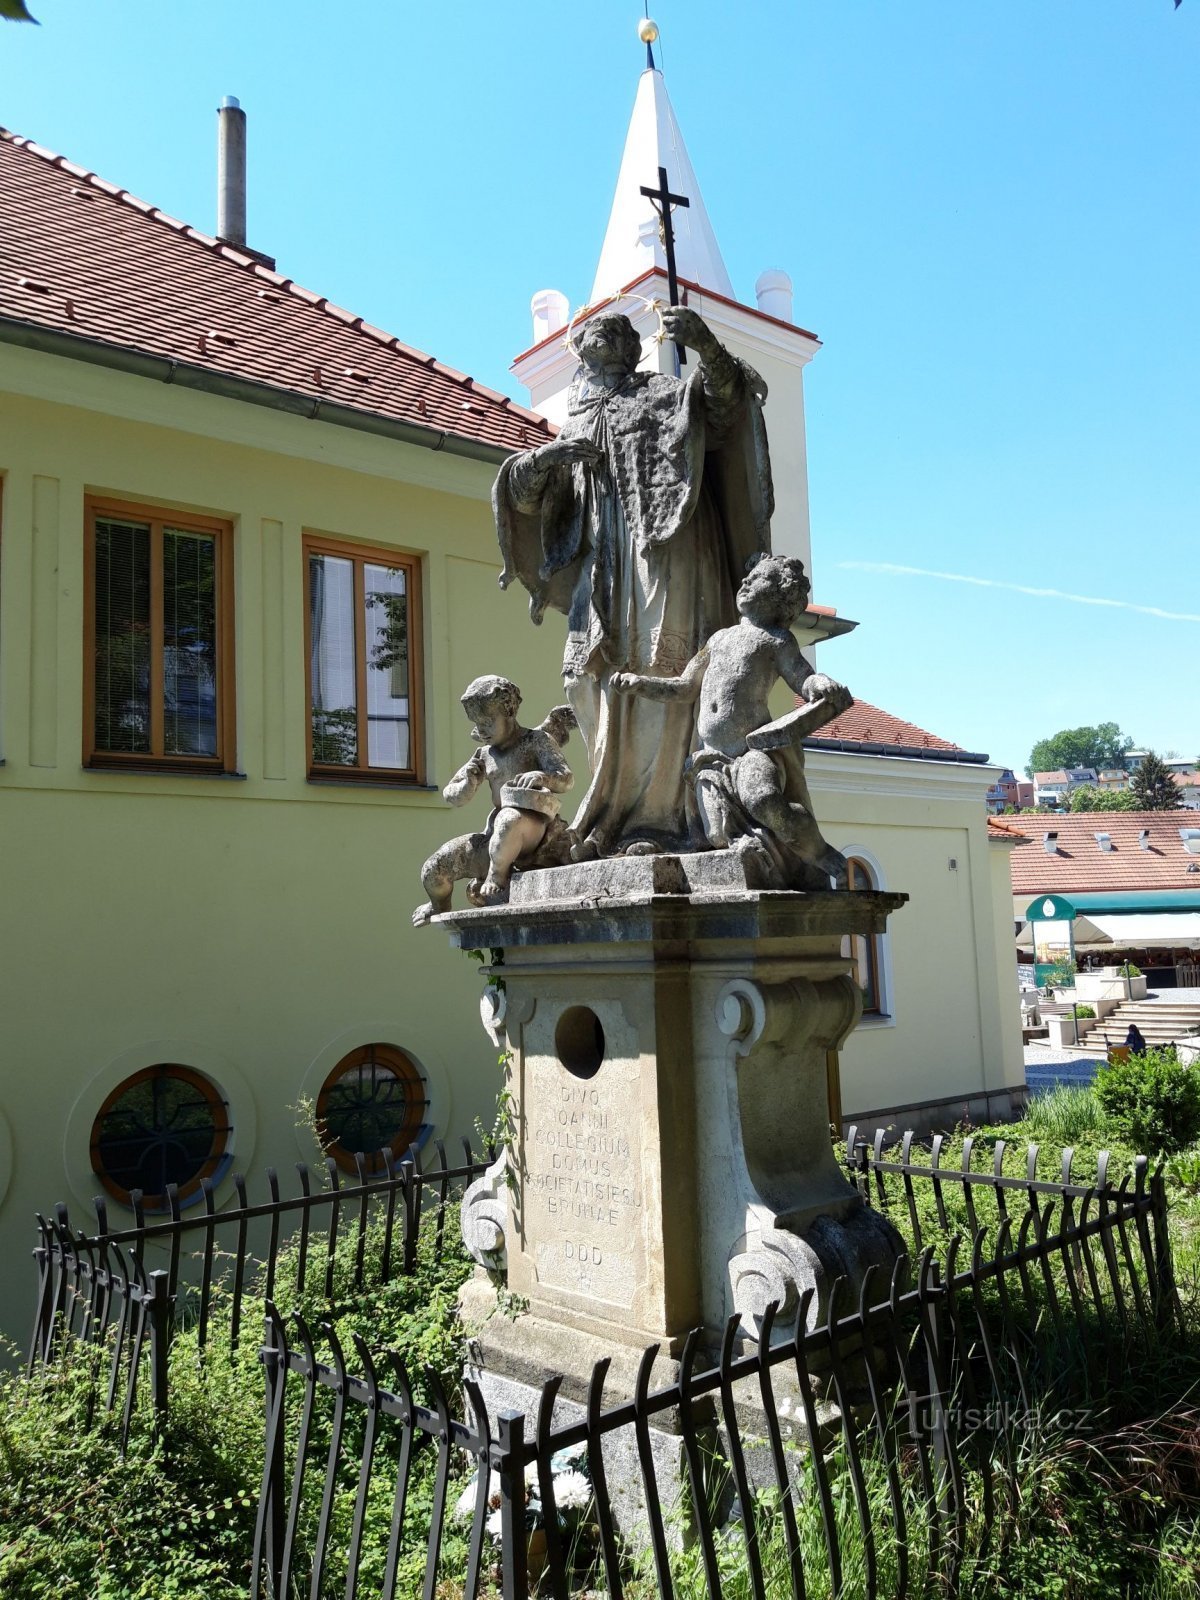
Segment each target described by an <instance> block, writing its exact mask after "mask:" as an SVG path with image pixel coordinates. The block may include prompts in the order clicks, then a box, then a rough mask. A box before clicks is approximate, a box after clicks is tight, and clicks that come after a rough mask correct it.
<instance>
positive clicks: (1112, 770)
mask: <svg viewBox="0 0 1200 1600" xmlns="http://www.w3.org/2000/svg"><path fill="white" fill-rule="evenodd" d="M1096 787H1097V788H1099V789H1103V790H1104V792H1105V794H1117V793H1119V792H1120V791H1121V790H1122V789H1128V787H1129V773H1128V772H1127V771H1126V770H1125V768H1124V767H1105V768H1104V769H1103V770H1102V771H1101V772H1100V773H1098V774H1097V777H1096Z"/></svg>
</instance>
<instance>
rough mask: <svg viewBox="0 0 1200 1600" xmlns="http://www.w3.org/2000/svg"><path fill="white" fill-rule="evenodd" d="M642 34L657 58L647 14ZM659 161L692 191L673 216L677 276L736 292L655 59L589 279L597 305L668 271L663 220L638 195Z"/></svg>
mask: <svg viewBox="0 0 1200 1600" xmlns="http://www.w3.org/2000/svg"><path fill="white" fill-rule="evenodd" d="M638 33H639V37H640V38H641V39H642V40H643V42H644V43H645V45H646V54H647V58H648V59H649V60H650V61H651V62H652V61H653V53H652V45H653V42H654V40H655V39H656V38H657V37H658V29H657V28H656V27H655V26H654V24H653V23H651V22H649V19H647V20H646V21H644V22H643V23H642V25H641V27H640V28H639V30H638ZM659 167H665V168H666V172H667V179H668V182H669V183H670V185H671V188H672V189H673V190H674V192H675V193H676V194H685V195H687V197H688V200H689V201H690V202H691V204H690V205H689V206H688V207H687V208H686V209H685V208H684V207H682V206H679V207H677V208H676V210H675V212H674V214H673V215H674V224H675V265H676V270H677V271H678V273H679V276H680V277H681V278H685V279H687V280H688V282H690V283H696V284H699V285H700V287H701V288H703V289H711V290H713V291H714V292H715V293H716V294H722V295H726V296H728V298H729V299H731V300H732V299H733V298H734V293H733V284H732V283H731V282H730V281H729V274H728V273H727V272H726V270H725V263H724V261H722V259H721V251H720V248H719V246H718V245H717V238H716V234H715V233H714V232H713V228H712V223H711V222H710V221H709V220H708V212H707V211H706V210H705V207H704V201H703V199H702V198H701V195H700V185H699V184H698V183H697V182H696V174H695V172H694V171H693V169H692V163H691V160H690V159H689V157H688V153H687V147H686V146H685V144H684V142H683V135H682V133H680V131H679V124H678V122H677V121H676V120H675V111H674V108H673V107H672V105H671V100H670V97H669V95H668V94H667V86H666V84H665V83H664V82H663V75H662V73H661V72H660V71H659V70H658V68H657V67H654V66H652V65H651V66H647V68H646V70H645V71H644V72H643V73H642V76H641V78H640V79H639V81H638V89H637V98H636V100H635V101H634V103H633V116H632V117H631V118H630V120H629V132H628V133H627V134H626V136H625V154H624V155H623V156H622V158H621V171H620V174H619V176H618V178H617V190H616V193H615V195H614V196H613V203H612V210H611V211H610V213H609V218H608V231H607V232H606V233H605V235H604V247H603V249H602V250H601V252H600V263H599V265H598V267H597V268H596V281H595V282H594V283H593V285H592V293H591V296H590V304H592V305H595V304H596V302H597V301H599V300H604V299H607V298H608V296H610V295H613V294H616V292H617V291H618V290H619V289H623V288H624V287H625V286H626V284H630V283H632V282H633V281H634V280H635V279H636V278H639V277H641V276H642V275H643V274H644V273H646V272H648V271H649V270H650V268H651V267H654V266H658V267H660V268H662V270H663V271H664V272H665V271H666V265H667V258H666V255H665V253H664V251H663V245H662V240H661V239H660V238H659V232H658V218H657V216H656V215H655V211H654V207H653V206H652V205H651V203H650V201H649V200H648V199H647V198H646V196H645V195H643V194H642V193H641V188H642V185H643V184H650V185H653V184H657V182H658V169H659Z"/></svg>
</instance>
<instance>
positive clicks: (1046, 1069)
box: [1025, 1044, 1105, 1094]
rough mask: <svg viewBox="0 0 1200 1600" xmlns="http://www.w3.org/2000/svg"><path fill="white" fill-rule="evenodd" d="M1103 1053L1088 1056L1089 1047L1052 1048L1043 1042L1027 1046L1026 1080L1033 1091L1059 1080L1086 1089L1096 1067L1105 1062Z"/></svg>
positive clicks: (1056, 1083) (1054, 1084)
mask: <svg viewBox="0 0 1200 1600" xmlns="http://www.w3.org/2000/svg"><path fill="white" fill-rule="evenodd" d="M1104 1061H1105V1057H1104V1056H1095V1055H1089V1054H1088V1052H1087V1051H1086V1050H1051V1049H1050V1048H1049V1047H1048V1046H1047V1045H1044V1044H1027V1045H1026V1046H1025V1082H1026V1083H1027V1084H1028V1085H1029V1090H1030V1093H1031V1094H1038V1093H1040V1092H1042V1091H1044V1090H1046V1089H1053V1088H1055V1087H1056V1086H1057V1085H1058V1084H1060V1083H1069V1084H1071V1085H1072V1086H1073V1087H1076V1088H1083V1087H1085V1086H1086V1085H1087V1084H1089V1083H1091V1081H1092V1079H1093V1077H1094V1076H1095V1074H1096V1068H1097V1067H1102V1066H1103V1065H1104Z"/></svg>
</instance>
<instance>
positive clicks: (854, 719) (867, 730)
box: [817, 700, 986, 760]
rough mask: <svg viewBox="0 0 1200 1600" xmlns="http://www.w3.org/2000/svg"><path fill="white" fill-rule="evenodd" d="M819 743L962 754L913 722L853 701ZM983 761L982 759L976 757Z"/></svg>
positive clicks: (828, 725)
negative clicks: (868, 745) (898, 747)
mask: <svg viewBox="0 0 1200 1600" xmlns="http://www.w3.org/2000/svg"><path fill="white" fill-rule="evenodd" d="M817 738H818V740H819V741H825V740H833V739H837V740H840V741H841V742H843V743H851V744H891V745H898V746H903V747H904V748H905V749H910V750H942V751H946V752H952V753H953V754H955V755H966V754H967V753H968V752H967V751H965V750H964V749H963V747H962V745H960V744H951V742H950V740H949V739H941V738H939V737H938V735H937V734H936V733H926V731H925V729H924V728H918V727H917V725H916V723H915V722H905V721H904V720H903V719H902V718H900V717H894V716H893V715H892V713H891V712H890V711H881V710H880V709H879V707H878V706H873V705H871V704H869V703H868V702H867V701H866V700H856V701H855V702H854V704H853V705H852V706H851V707H850V709H849V711H843V712H842V714H841V716H840V717H835V718H834V720H833V721H832V722H830V723H827V724H826V726H825V727H824V728H822V729H821V732H820V733H819V734H818V735H817ZM977 759H979V760H985V759H986V758H985V757H982V756H981V757H978V758H977Z"/></svg>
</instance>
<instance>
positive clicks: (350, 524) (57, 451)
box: [0, 352, 583, 1338]
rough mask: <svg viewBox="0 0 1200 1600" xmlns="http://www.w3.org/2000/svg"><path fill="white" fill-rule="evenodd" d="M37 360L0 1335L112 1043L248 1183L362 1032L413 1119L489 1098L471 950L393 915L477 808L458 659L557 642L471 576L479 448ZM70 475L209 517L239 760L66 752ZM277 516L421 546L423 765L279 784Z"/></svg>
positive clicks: (12, 617)
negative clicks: (112, 763)
mask: <svg viewBox="0 0 1200 1600" xmlns="http://www.w3.org/2000/svg"><path fill="white" fill-rule="evenodd" d="M45 359H46V360H48V361H51V363H52V365H54V366H56V368H57V369H58V370H57V371H56V373H55V374H53V375H52V378H51V379H47V378H46V376H45V371H44V368H42V367H41V366H39V365H38V363H37V358H33V357H30V358H28V361H26V357H25V355H24V353H22V352H16V353H14V363H13V366H12V367H7V366H6V379H11V377H12V375H13V373H14V371H15V370H16V369H17V368H18V367H20V364H21V363H23V362H24V363H25V365H24V366H23V367H21V375H23V376H24V377H25V378H27V379H28V382H27V384H26V385H25V387H26V390H27V392H26V393H25V394H23V395H20V396H18V395H3V396H0V477H2V492H3V500H2V505H0V509H2V513H3V524H2V537H0V755H2V756H3V763H4V764H3V765H2V766H0V824H2V825H0V885H3V895H4V905H5V910H6V913H7V914H6V917H5V919H4V926H3V931H2V932H0V972H2V973H3V1015H4V1025H5V1047H4V1051H3V1057H2V1066H0V1107H2V1110H0V1305H2V1306H3V1307H4V1309H3V1310H2V1311H0V1329H2V1331H3V1332H5V1333H7V1334H9V1335H13V1336H18V1337H21V1338H24V1337H25V1335H26V1333H27V1322H28V1317H29V1315H30V1314H31V1311H32V1296H33V1276H32V1265H31V1263H30V1257H29V1250H30V1249H31V1247H32V1244H33V1242H34V1241H33V1235H32V1221H33V1215H34V1212H35V1211H37V1210H41V1211H45V1210H47V1208H48V1207H50V1206H52V1205H53V1204H54V1203H55V1202H56V1201H59V1200H65V1201H67V1202H69V1204H70V1205H71V1209H72V1213H73V1214H77V1215H78V1217H79V1219H80V1220H82V1219H83V1218H84V1216H85V1215H87V1214H88V1211H87V1209H85V1208H87V1203H88V1202H89V1200H90V1197H91V1195H92V1194H93V1193H95V1192H97V1190H98V1189H99V1184H98V1182H97V1180H96V1179H95V1177H94V1176H93V1175H92V1173H91V1170H90V1161H89V1152H88V1140H89V1135H90V1131H91V1124H92V1119H93V1118H94V1116H95V1113H96V1111H97V1110H98V1109H99V1107H100V1105H101V1103H102V1102H103V1099H104V1097H105V1095H106V1094H107V1093H108V1091H109V1090H111V1089H112V1088H114V1087H116V1085H117V1084H118V1083H119V1082H121V1081H122V1080H123V1079H125V1078H126V1077H127V1076H129V1075H130V1074H131V1073H133V1072H135V1071H137V1070H138V1069H139V1068H141V1067H144V1066H149V1065H154V1064H157V1063H161V1062H166V1061H170V1062H178V1063H180V1064H183V1065H190V1066H193V1067H194V1068H195V1069H196V1070H198V1071H200V1072H203V1073H205V1074H207V1075H208V1076H209V1077H211V1078H212V1079H213V1080H214V1081H215V1082H216V1083H218V1084H219V1086H220V1087H221V1088H222V1089H224V1090H225V1092H226V1094H227V1095H228V1097H229V1099H230V1103H231V1107H232V1116H233V1123H234V1135H233V1139H234V1145H233V1148H234V1165H235V1166H236V1168H237V1169H239V1170H245V1171H246V1172H247V1173H248V1174H251V1175H254V1176H255V1177H256V1178H260V1177H261V1173H262V1170H263V1168H264V1167H265V1166H266V1165H267V1164H269V1163H270V1164H275V1165H277V1166H278V1167H279V1168H280V1170H281V1172H285V1173H286V1172H287V1171H289V1170H290V1168H291V1165H292V1163H293V1162H294V1161H295V1160H298V1159H300V1158H301V1156H302V1155H304V1156H309V1157H310V1156H311V1153H312V1151H311V1143H310V1142H309V1141H306V1140H304V1139H303V1138H302V1137H301V1138H299V1139H298V1136H297V1134H296V1131H295V1127H294V1124H295V1121H296V1117H295V1113H294V1111H293V1110H292V1109H291V1108H292V1107H293V1106H294V1105H295V1103H296V1101H297V1100H298V1098H299V1097H300V1096H301V1094H308V1095H310V1096H315V1094H316V1091H317V1090H318V1089H319V1088H320V1086H321V1083H322V1081H323V1079H324V1077H325V1075H326V1074H327V1072H328V1071H329V1070H330V1069H331V1068H332V1066H333V1065H335V1064H336V1062H337V1061H338V1060H340V1059H341V1057H342V1056H344V1055H345V1054H346V1053H347V1052H348V1051H349V1050H351V1049H352V1048H354V1047H355V1046H357V1045H360V1044H365V1043H381V1042H386V1043H392V1044H395V1045H398V1046H400V1047H402V1048H403V1049H404V1050H406V1051H407V1052H409V1054H410V1055H411V1056H412V1057H413V1059H414V1060H415V1061H416V1062H417V1063H418V1064H419V1066H420V1067H421V1068H422V1069H423V1071H424V1073H425V1075H426V1078H427V1082H428V1092H429V1097H430V1101H431V1106H430V1111H429V1120H430V1121H431V1122H432V1123H433V1125H434V1131H435V1133H436V1135H437V1136H439V1137H445V1138H448V1139H450V1138H454V1139H456V1138H457V1137H458V1136H459V1135H460V1134H469V1133H470V1132H471V1131H472V1126H473V1122H474V1119H475V1118H476V1117H477V1116H483V1117H484V1118H486V1119H487V1120H488V1121H489V1122H490V1115H491V1111H490V1108H491V1106H492V1105H493V1103H494V1097H495V1093H496V1090H497V1088H498V1087H499V1083H498V1072H497V1068H496V1061H495V1051H494V1049H493V1048H492V1046H491V1045H490V1044H489V1043H488V1041H487V1039H486V1037H485V1035H484V1034H483V1031H482V1029H481V1028H480V1026H479V1017H478V998H479V979H478V973H477V970H476V968H475V966H474V964H473V963H468V962H467V961H466V960H464V959H463V958H462V957H461V956H460V955H457V954H455V953H454V952H452V951H451V950H450V949H449V948H448V946H447V944H446V941H445V940H444V939H442V938H441V937H439V936H438V935H437V934H436V933H430V932H428V931H425V932H424V933H418V932H417V931H416V930H414V929H413V928H412V926H411V924H410V920H409V917H410V912H411V910H412V908H413V906H414V905H416V904H417V903H418V901H419V900H420V899H421V898H422V896H421V892H420V884H419V870H420V865H421V862H422V861H423V859H424V858H425V857H426V856H427V855H428V854H429V853H430V851H431V850H432V849H433V848H434V847H435V846H436V845H438V844H439V843H441V842H442V841H443V840H444V839H445V838H447V837H448V836H449V835H450V834H452V833H454V832H456V831H459V830H461V829H463V828H469V827H479V826H482V824H483V821H484V818H485V816H486V802H485V800H484V799H483V798H482V797H481V796H477V797H476V799H475V800H474V801H473V802H472V804H471V805H470V806H468V807H465V808H463V809H462V810H461V811H458V812H452V811H451V810H450V808H448V807H447V806H445V805H444V803H443V802H442V800H441V798H440V795H439V793H438V787H439V786H440V785H441V784H443V783H444V782H445V781H446V779H447V778H448V777H449V776H450V775H451V773H452V772H453V771H454V770H455V768H456V767H457V766H458V765H459V764H461V762H462V761H464V760H465V759H466V757H467V756H468V755H469V753H470V751H471V750H472V749H473V748H474V747H473V745H472V742H471V740H470V737H469V727H468V723H467V720H466V718H465V716H464V714H463V712H462V708H461V707H460V706H459V704H458V696H459V694H460V693H461V692H462V689H463V688H464V687H465V685H466V682H467V681H468V680H469V678H470V677H472V676H474V675H475V674H477V673H479V672H481V671H485V670H486V671H498V672H503V673H505V674H507V675H508V676H511V677H513V678H514V679H515V680H516V681H517V682H518V683H520V684H521V686H522V688H523V689H524V690H525V693H526V709H527V711H528V713H529V714H530V716H531V718H533V719H540V717H541V716H542V715H543V714H544V713H545V711H546V710H547V709H549V707H550V706H551V705H552V704H554V703H556V701H557V700H558V699H560V698H561V685H560V681H559V673H558V666H559V655H560V649H561V641H560V639H559V638H558V637H557V635H555V634H554V633H553V630H552V629H550V628H546V629H545V630H539V629H535V628H532V627H529V626H528V625H527V620H526V617H525V608H524V604H523V602H522V599H521V598H520V597H519V596H518V595H517V594H515V593H512V594H509V595H502V594H501V593H500V591H499V590H498V588H497V586H496V577H497V575H498V571H499V560H498V557H497V552H496V546H495V536H494V532H493V528H492V519H491V513H490V509H489V506H488V503H487V491H488V487H489V485H490V481H491V478H492V476H493V474H494V468H493V467H491V466H489V465H488V464H486V463H475V462H471V461H464V460H456V459H455V458H452V457H450V456H447V455H441V456H435V455H434V454H433V453H432V452H429V451H424V450H417V449H413V448H410V447H406V446H403V445H399V444H394V443H392V442H390V441H387V440H381V439H372V438H366V437H364V438H361V439H360V438H357V437H354V436H348V437H342V436H343V435H345V434H346V433H347V430H344V429H337V428H332V427H329V426H327V425H323V424H311V423H308V422H305V421H304V420H302V419H296V418H287V417H277V416H275V415H264V416H262V417H260V416H259V415H258V414H257V408H254V407H251V406H246V405H239V404H237V403H236V402H232V401H223V400H219V399H217V398H215V397H211V396H205V395H195V394H185V393H182V392H180V393H176V392H174V391H172V390H169V389H166V388H164V387H163V386H162V385H154V384H149V383H146V382H144V381H142V380H137V379H132V378H127V377H125V376H123V375H108V374H97V373H96V372H94V371H90V370H89V371H85V372H82V373H78V372H76V371H75V367H76V364H74V363H65V362H64V363H54V362H53V361H52V358H45ZM6 360H7V358H6ZM64 369H65V370H64ZM52 383H53V384H55V385H57V386H58V387H59V388H60V389H62V390H64V391H66V392H71V393H73V394H74V395H75V397H76V398H77V399H79V400H80V401H81V402H86V404H84V403H80V404H76V405H71V406H68V405H63V404H55V403H52V402H50V401H48V400H46V399H44V398H39V397H38V389H39V386H42V387H50V386H51V384H52ZM72 386H74V387H72ZM28 391H33V393H32V396H31V394H30V392H28ZM101 404H103V405H105V406H106V407H107V414H102V413H101V412H100V411H98V410H96V409H91V407H93V406H99V405H101ZM143 412H149V413H150V415H151V416H156V417H157V419H158V421H157V422H152V421H150V420H148V418H147V416H145V415H143V414H140V413H143ZM167 424H170V425H167ZM239 435H241V436H243V437H244V438H245V439H247V440H253V441H255V442H254V443H248V442H240V443H239V442H235V441H237V439H238V438H239ZM406 466H411V468H412V472H413V474H414V476H415V477H416V479H417V481H411V480H409V479H406V478H405V477H404V472H405V469H406ZM422 480H423V481H422ZM89 490H95V491H104V492H105V493H107V494H110V495H114V496H120V497H121V498H123V499H126V500H134V501H138V502H144V503H150V504H159V505H164V504H165V505H173V506H175V507H177V508H185V509H190V510H193V511H198V512H208V513H211V514H214V515H218V516H221V517H225V518H229V519H230V520H231V521H232V522H233V525H234V550H235V611H236V656H235V661H236V666H235V673H236V682H237V749H238V767H239V772H240V773H244V775H245V776H244V777H241V776H239V777H237V778H232V777H213V778H199V777H183V776H176V775H166V776H163V775H157V774H147V773H136V774H135V773H115V772H107V771H106V772H100V771H85V770H84V769H83V767H82V740H83V686H82V667H83V506H84V495H85V493H86V492H87V491H89ZM303 529H312V530H319V531H320V532H322V533H325V534H329V535H334V536H337V537H340V538H344V539H352V540H360V541H362V542H364V543H370V544H377V545H385V546H392V545H394V546H397V547H398V548H402V549H405V550H408V551H416V552H418V553H419V554H420V556H421V561H422V572H423V580H424V588H425V606H424V617H425V628H424V653H425V701H426V712H427V747H428V780H429V787H428V788H426V789H422V790H418V789H399V788H393V787H375V786H368V787H362V786H355V785H353V784H321V785H317V784H312V783H310V782H308V781H307V775H306V748H305V689H304V631H303V630H304V604H305V599H304V595H305V587H304V571H303V562H302V557H301V532H302V530H303ZM505 621H507V622H509V623H510V624H511V626H509V627H505V626H504V625H503V624H504V622H505ZM572 750H573V753H574V756H575V759H576V762H577V764H579V765H580V766H582V764H583V763H582V749H581V747H578V745H577V744H575V745H574V746H572V747H568V753H569V754H570V753H572ZM6 1134H7V1135H8V1137H7V1138H6V1137H5V1135H6ZM10 1143H11V1150H12V1154H11V1161H8V1160H7V1159H6V1155H5V1152H6V1149H7V1147H8V1145H9V1144H10ZM229 1191H230V1181H229V1178H228V1177H227V1178H226V1179H225V1181H224V1182H223V1183H222V1185H221V1187H220V1189H219V1191H218V1198H219V1200H224V1199H225V1198H227V1196H228V1194H229ZM110 1212H111V1214H112V1215H113V1217H114V1220H115V1219H119V1218H120V1217H122V1216H123V1215H127V1213H124V1212H122V1208H121V1207H120V1206H118V1205H117V1203H116V1202H115V1201H111V1202H110Z"/></svg>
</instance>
